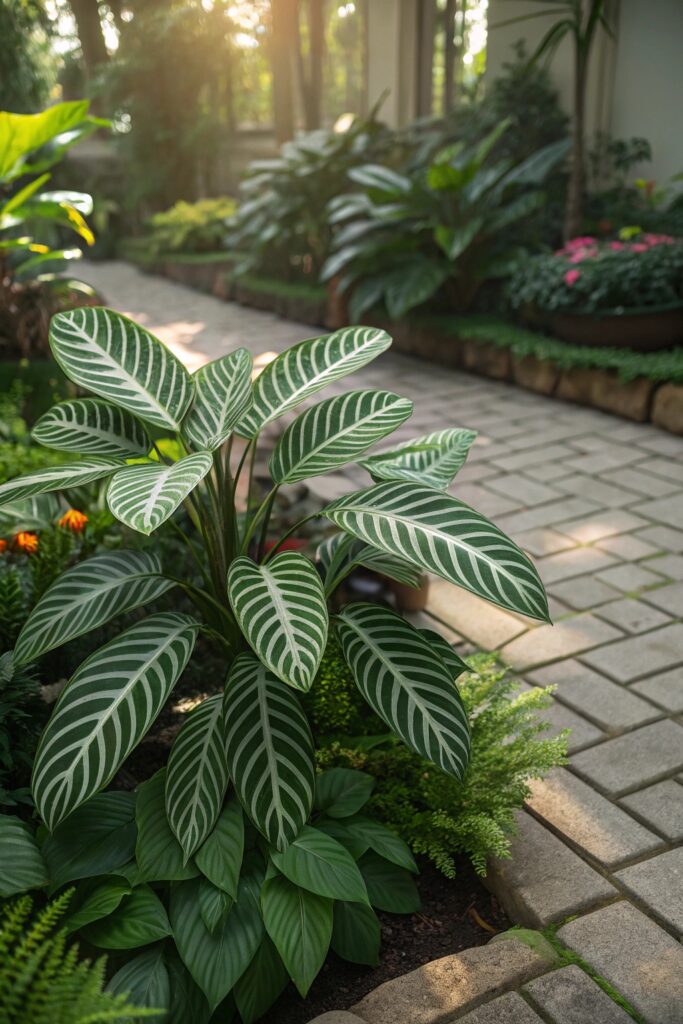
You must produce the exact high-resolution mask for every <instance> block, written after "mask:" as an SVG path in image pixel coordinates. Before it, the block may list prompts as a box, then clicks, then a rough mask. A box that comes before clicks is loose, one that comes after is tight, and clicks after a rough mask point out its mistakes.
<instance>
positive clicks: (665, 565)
mask: <svg viewBox="0 0 683 1024" xmlns="http://www.w3.org/2000/svg"><path fill="white" fill-rule="evenodd" d="M642 564H643V566H645V567H646V568H648V569H652V571H653V572H658V573H660V575H662V576H668V577H669V579H671V580H683V555H659V556H658V557H657V558H649V559H648V560H647V562H643V563H642Z"/></svg>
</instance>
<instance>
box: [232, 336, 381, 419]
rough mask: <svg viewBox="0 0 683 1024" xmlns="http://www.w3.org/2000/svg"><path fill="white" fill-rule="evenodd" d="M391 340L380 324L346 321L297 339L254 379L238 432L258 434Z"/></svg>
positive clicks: (362, 362) (369, 357)
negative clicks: (329, 331)
mask: <svg viewBox="0 0 683 1024" xmlns="http://www.w3.org/2000/svg"><path fill="white" fill-rule="evenodd" d="M389 345H391V338H390V337H389V335H388V334H387V333H386V332H385V331H382V330H379V329H378V328H375V327H344V328H343V329H342V330H340V331H335V332H334V333H333V334H326V335H325V336H324V337H322V338H311V339H309V340H308V341H302V342H300V343H299V344H298V345H293V346H292V348H288V349H287V350H286V352H282V353H281V354H280V355H279V356H278V357H277V359H274V360H273V362H272V363H269V364H268V366H266V368H265V370H264V371H263V373H262V374H261V375H260V377H259V378H258V380H257V381H256V383H255V384H254V404H253V406H252V409H251V411H250V412H248V413H247V415H246V416H245V417H244V418H243V419H242V420H241V422H240V423H239V424H238V426H237V433H238V434H241V435H242V436H243V437H253V436H254V435H255V434H257V433H258V432H259V431H260V430H261V428H262V427H264V426H265V425H266V423H270V422H271V420H274V419H277V417H278V416H281V415H282V414H283V413H284V412H287V410H288V409H294V408H296V406H297V405H300V404H301V402H303V401H304V400H305V399H306V398H310V396H311V395H314V394H315V393H316V392H317V391H320V390H321V388H324V387H326V386H327V385H328V384H331V383H332V382H333V381H335V380H339V378H340V377H345V376H346V375H347V374H348V373H353V372H354V371H355V370H359V369H360V368H361V366H365V364H366V363H369V362H370V361H371V360H372V359H375V358H376V357H377V356H379V355H381V354H382V352H384V351H385V350H386V349H387V348H388V347H389Z"/></svg>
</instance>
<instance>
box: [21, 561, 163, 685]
mask: <svg viewBox="0 0 683 1024" xmlns="http://www.w3.org/2000/svg"><path fill="white" fill-rule="evenodd" d="M160 574H161V563H160V562H159V559H158V557H157V555H155V554H152V553H151V552H146V551H109V552H107V553H105V554H103V555H95V556H94V557H93V558H89V559H87V561H85V562H80V563H79V564H78V565H74V566H72V568H70V569H67V570H66V572H65V573H63V574H62V575H61V576H60V577H59V578H58V579H57V581H56V582H55V583H53V584H52V586H51V587H49V588H48V590H47V591H46V592H45V594H44V595H43V597H41V599H40V601H39V602H38V604H37V605H36V606H35V608H34V609H33V611H32V612H31V614H30V615H29V617H28V619H27V620H26V622H25V624H24V626H23V627H22V630H21V632H20V633H19V636H18V637H17V642H16V644H15V647H14V661H15V664H16V665H23V664H26V662H29V661H33V660H34V659H35V658H38V657H40V655H41V654H44V653H45V652H46V651H51V650H53V649H54V648H55V647H60V646H61V645H62V644H65V643H67V641H68V640H73V639H74V637H77V636H82V635H83V634H84V633H89V632H90V631H91V630H93V629H97V628H98V627H99V626H102V625H104V623H105V622H109V620H110V619H113V618H114V616H116V615H122V614H123V613H124V612H128V611H131V609H133V608H139V607H140V605H144V604H148V603H149V602H150V601H155V600H156V599H157V598H158V597H160V596H161V595H162V594H164V593H166V591H167V590H169V589H170V588H171V587H172V586H174V584H173V583H172V582H171V581H170V580H166V579H164V578H163V577H162V576H161V575H160Z"/></svg>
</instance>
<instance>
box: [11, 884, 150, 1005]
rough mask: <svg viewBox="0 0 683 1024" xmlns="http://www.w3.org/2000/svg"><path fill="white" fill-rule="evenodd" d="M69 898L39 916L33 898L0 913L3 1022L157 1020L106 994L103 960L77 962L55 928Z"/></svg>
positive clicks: (72, 949) (55, 902)
mask: <svg viewBox="0 0 683 1024" xmlns="http://www.w3.org/2000/svg"><path fill="white" fill-rule="evenodd" d="M70 896H71V894H70V893H69V892H66V893H65V894H64V895H62V896H60V897H58V898H57V899H56V900H53V901H52V902H51V903H48V905H47V906H46V907H44V908H43V909H42V910H40V911H38V912H37V913H36V912H35V911H34V909H33V901H32V899H31V898H30V896H22V897H21V899H18V900H15V901H14V902H13V903H9V904H7V905H6V906H5V907H4V908H3V910H2V911H0V1007H2V1022H3V1024H28V1022H29V1021H30V1022H31V1024H103V1022H105V1021H113V1022H114V1024H116V1022H118V1024H126V1022H129V1021H137V1020H141V1019H142V1018H147V1017H152V1018H153V1017H156V1018H157V1019H159V1016H160V1014H159V1013H154V1011H150V1010H143V1009H140V1008H139V1007H135V1006H133V1005H132V1004H131V1002H130V1001H129V1000H128V999H127V998H126V997H125V996H123V995H114V994H113V993H110V992H105V991H104V973H105V966H106V963H105V959H104V957H102V958H100V959H99V960H97V961H95V963H91V962H90V961H89V960H81V961H80V962H79V961H78V946H76V945H74V944H71V945H67V941H66V938H67V933H66V929H64V928H61V929H60V930H59V931H55V927H56V925H57V923H58V922H59V920H60V918H62V917H63V916H64V914H65V912H66V910H67V907H68V904H69V899H70Z"/></svg>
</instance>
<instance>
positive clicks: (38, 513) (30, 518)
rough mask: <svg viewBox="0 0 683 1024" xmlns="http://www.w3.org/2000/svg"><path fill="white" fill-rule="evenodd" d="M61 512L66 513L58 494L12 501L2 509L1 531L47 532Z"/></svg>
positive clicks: (0, 513)
mask: <svg viewBox="0 0 683 1024" xmlns="http://www.w3.org/2000/svg"><path fill="white" fill-rule="evenodd" d="M60 511H64V509H63V508H62V503H61V501H60V499H59V498H58V497H57V495H56V494H38V495H37V496H36V497H35V498H25V499H24V500H23V501H12V502H8V503H7V504H5V503H4V502H3V505H2V507H1V508H0V530H2V531H3V532H7V533H19V531H20V530H45V529H47V527H48V526H50V525H51V524H52V523H53V522H54V521H55V519H56V518H57V516H58V515H59V513H60Z"/></svg>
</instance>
